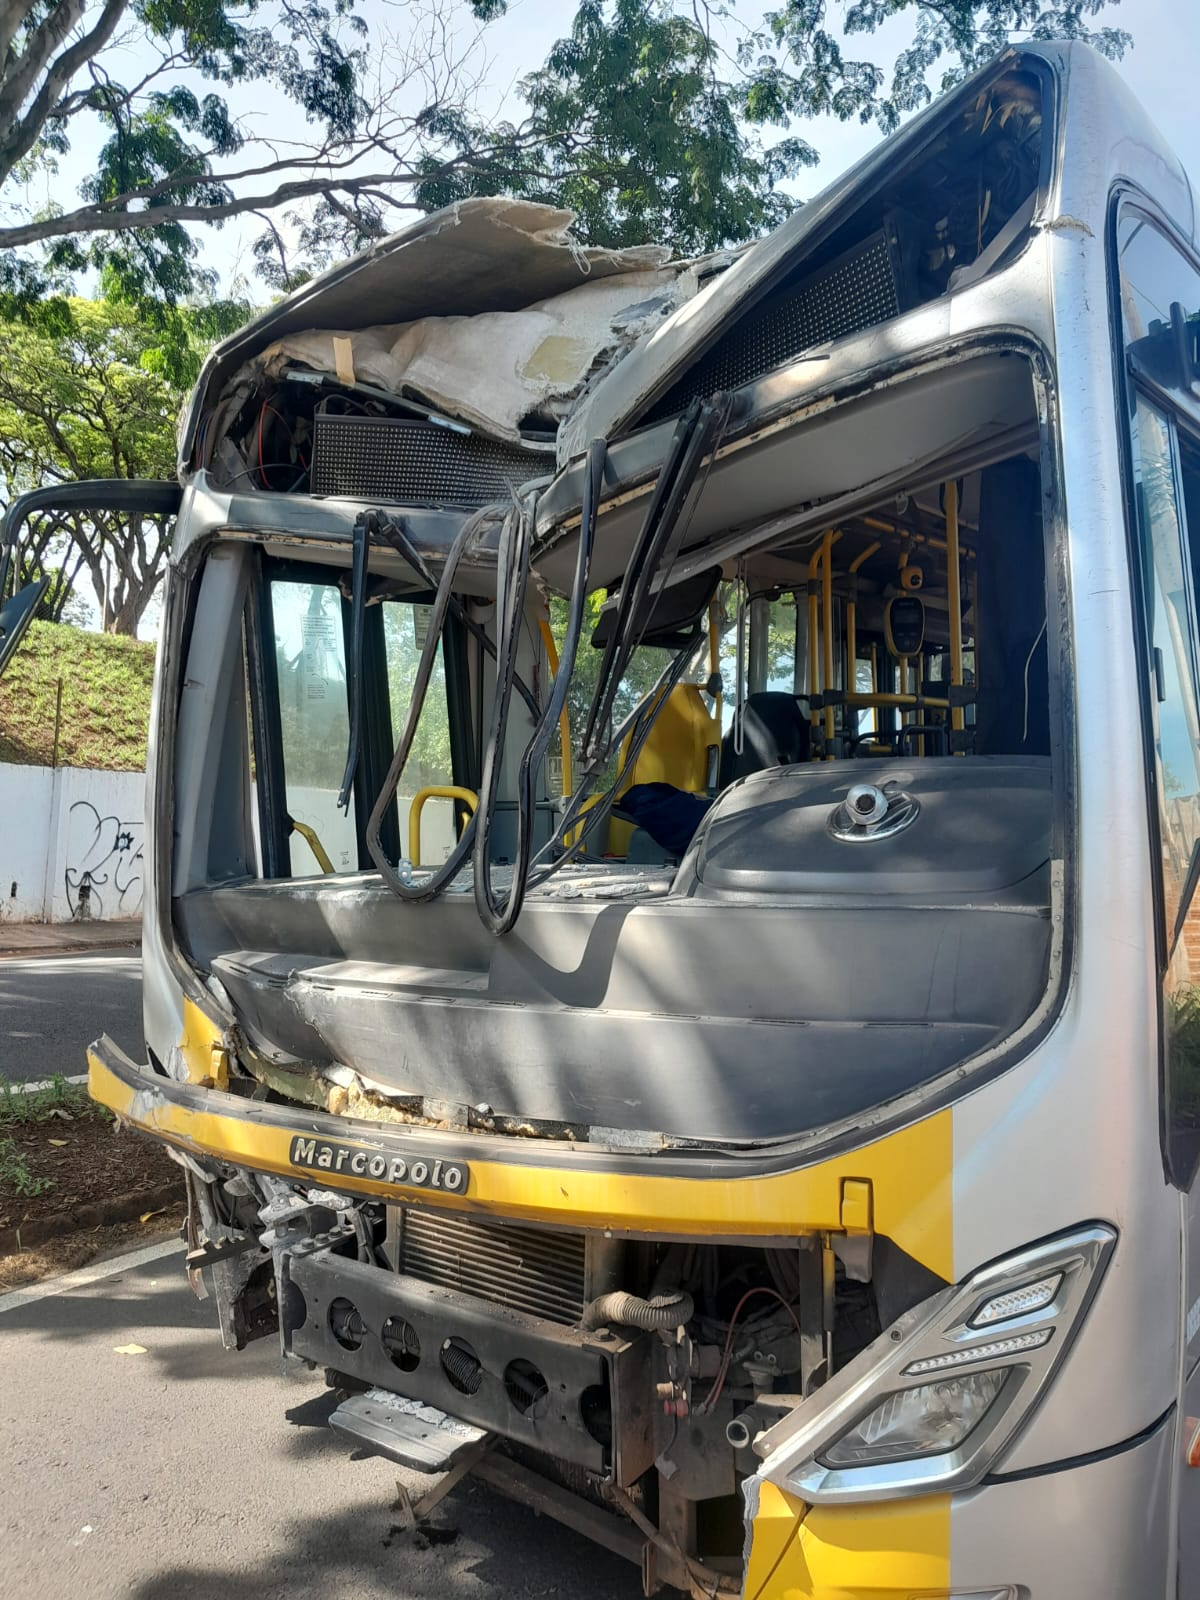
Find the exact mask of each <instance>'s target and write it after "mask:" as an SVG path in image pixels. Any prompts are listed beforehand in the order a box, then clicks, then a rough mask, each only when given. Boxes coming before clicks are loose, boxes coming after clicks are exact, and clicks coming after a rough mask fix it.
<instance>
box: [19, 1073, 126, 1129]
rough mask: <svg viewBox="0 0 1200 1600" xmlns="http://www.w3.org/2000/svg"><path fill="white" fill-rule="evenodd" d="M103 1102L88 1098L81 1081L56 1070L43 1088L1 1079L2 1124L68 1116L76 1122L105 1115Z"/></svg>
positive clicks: (21, 1124)
mask: <svg viewBox="0 0 1200 1600" xmlns="http://www.w3.org/2000/svg"><path fill="white" fill-rule="evenodd" d="M106 1115H107V1113H106V1112H105V1110H104V1107H103V1106H100V1105H97V1103H96V1102H95V1101H94V1100H92V1099H91V1098H89V1096H88V1092H87V1089H86V1088H85V1087H84V1085H83V1084H81V1083H68V1082H67V1079H66V1078H65V1077H64V1076H63V1075H62V1073H55V1075H54V1077H53V1078H51V1079H50V1081H49V1083H48V1084H47V1085H46V1087H45V1088H44V1089H32V1090H27V1089H24V1088H22V1087H21V1086H20V1085H19V1084H15V1083H10V1082H9V1081H8V1080H7V1079H6V1078H4V1079H0V1128H5V1127H8V1128H29V1127H33V1126H35V1125H37V1124H38V1123H45V1122H53V1121H54V1120H56V1119H58V1118H66V1119H67V1120H68V1121H71V1122H75V1121H78V1120H81V1119H88V1120H90V1119H92V1118H100V1117H103V1116H106Z"/></svg>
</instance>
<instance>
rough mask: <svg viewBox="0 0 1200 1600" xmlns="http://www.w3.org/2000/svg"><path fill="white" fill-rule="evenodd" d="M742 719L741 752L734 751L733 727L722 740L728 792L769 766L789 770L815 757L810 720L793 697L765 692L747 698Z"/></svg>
mask: <svg viewBox="0 0 1200 1600" xmlns="http://www.w3.org/2000/svg"><path fill="white" fill-rule="evenodd" d="M734 715H735V719H736V717H737V716H738V715H740V716H741V717H742V719H743V735H742V749H741V753H740V754H739V753H738V752H737V750H736V749H735V744H734V734H735V732H736V726H737V725H736V720H735V724H734V727H733V728H731V729H730V730H729V732H728V733H727V734H726V735H725V737H724V739H723V740H722V741H721V788H722V789H727V788H728V787H729V785H730V784H731V783H734V782H735V781H736V780H737V779H738V778H746V777H749V775H750V774H751V773H752V772H763V771H765V770H766V769H767V768H768V767H790V766H793V765H794V764H795V763H796V762H800V761H808V760H809V759H810V758H811V756H812V730H811V728H810V726H809V721H808V718H807V717H806V716H805V715H804V712H803V711H801V709H800V703H799V701H798V700H797V699H796V697H795V695H793V694H785V693H783V692H781V691H776V690H765V691H764V692H763V693H761V694H751V695H747V696H746V700H745V703H744V705H743V707H742V710H741V712H740V713H737V712H735V713H734Z"/></svg>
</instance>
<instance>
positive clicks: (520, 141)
mask: <svg viewBox="0 0 1200 1600" xmlns="http://www.w3.org/2000/svg"><path fill="white" fill-rule="evenodd" d="M1108 4H1109V0H1060V3H1058V4H1050V5H1042V4H1037V5H1034V4H1031V3H1030V0H983V3H975V0H944V3H943V4H940V5H938V6H936V7H933V6H927V5H925V4H922V3H920V0H843V3H842V4H841V5H838V6H836V7H832V6H830V5H829V4H828V0H788V3H787V4H785V5H784V6H783V7H782V8H781V9H779V10H772V11H768V12H766V13H765V14H764V15H761V16H759V17H757V18H753V19H746V18H744V16H743V15H741V14H740V13H739V10H738V8H736V7H735V6H734V5H732V4H730V5H727V6H725V7H717V8H710V7H708V6H705V7H703V8H697V7H694V6H692V5H691V4H684V3H683V0H582V4H580V5H579V8H578V10H577V11H576V13H575V17H574V22H573V24H572V28H571V32H570V33H569V34H568V35H567V36H566V37H565V38H563V39H560V40H559V41H558V43H557V44H555V45H554V47H553V49H552V50H551V51H550V54H549V56H548V58H547V60H546V62H545V64H544V66H542V67H541V68H540V69H539V70H538V71H536V72H533V73H531V74H530V75H529V76H528V77H527V78H526V79H525V80H524V81H523V83H522V84H521V86H520V89H521V94H522V97H523V99H524V101H525V103H526V106H527V108H528V117H527V118H526V120H524V121H523V122H522V123H521V124H520V125H515V124H511V123H510V124H505V125H502V126H500V127H498V128H494V127H485V126H484V125H482V124H480V123H478V122H477V121H475V120H473V119H472V118H470V117H469V116H467V115H465V114H463V113H462V112H461V111H458V110H453V109H450V110H447V109H441V108H439V110H438V112H437V113H436V114H435V115H431V117H430V120H429V123H428V126H427V131H428V132H429V133H430V134H431V135H434V136H436V137H437V138H440V140H441V141H442V142H443V143H444V144H445V146H447V147H448V148H449V150H450V151H451V152H453V154H454V156H455V158H456V162H455V164H453V165H449V164H447V162H446V159H445V153H444V151H441V150H436V151H432V152H430V153H429V154H428V155H427V157H426V159H425V162H424V171H425V177H424V181H423V182H422V183H421V184H420V185H419V187H418V189H417V191H416V192H417V198H418V200H419V202H420V203H421V204H422V205H423V206H424V207H426V208H427V209H432V208H434V207H436V206H440V205H445V204H447V203H449V202H450V201H452V200H456V199H460V198H462V197H464V196H466V195H487V194H516V195H520V196H523V197H525V198H528V199H533V200H540V201H545V202H548V203H551V204H556V205H562V206H567V207H570V208H571V209H572V210H574V211H575V212H576V213H577V214H578V217H579V231H580V233H581V235H582V236H583V237H584V238H585V239H586V240H588V241H589V242H592V243H599V244H617V245H625V244H637V243H642V242H643V241H645V240H647V239H654V240H661V241H663V242H666V243H668V244H670V245H671V246H673V247H674V249H675V250H676V251H679V252H684V253H687V252H692V251H701V250H712V249H717V248H719V247H721V246H724V245H730V244H736V243H742V242H744V241H745V240H747V239H750V238H753V237H755V236H756V235H759V234H761V233H763V232H765V231H767V230H768V229H770V228H772V227H774V226H775V225H776V224H777V223H779V222H780V221H781V220H782V219H783V218H784V217H785V216H786V215H787V213H788V212H789V211H790V210H791V208H792V207H793V205H794V203H795V202H794V200H793V199H792V198H791V196H790V195H789V194H788V193H787V192H786V191H785V190H784V189H783V188H782V187H781V186H782V185H783V184H784V183H785V182H786V181H787V180H788V179H790V178H794V177H795V176H796V175H797V173H798V172H799V171H800V170H801V169H802V168H804V167H806V166H812V165H814V164H815V163H816V162H817V160H818V159H819V157H818V152H817V151H816V150H815V149H814V148H813V147H812V145H810V144H809V143H808V142H807V141H806V140H805V139H803V138H801V137H799V136H798V135H796V134H794V133H792V132H791V131H790V130H791V129H792V127H793V125H794V124H795V123H797V122H803V121H804V120H806V119H808V118H811V117H814V116H818V115H829V116H834V117H837V118H839V119H840V120H842V121H846V120H849V119H852V118H857V119H859V120H861V121H863V122H867V121H870V120H872V119H874V120H876V121H877V122H878V124H879V126H880V127H881V128H882V129H883V130H884V131H885V132H890V131H892V130H893V129H894V128H895V127H896V126H897V125H898V123H899V121H900V119H901V117H902V115H903V114H904V113H906V112H908V111H911V110H913V109H915V108H916V107H918V106H920V105H923V104H924V103H925V102H926V101H927V100H928V99H929V98H930V96H931V90H930V87H929V83H928V78H929V76H930V74H932V73H933V72H934V69H935V68H937V67H939V66H940V68H941V76H940V81H938V80H937V78H936V77H935V80H934V81H935V83H936V85H937V87H938V88H939V89H945V88H948V87H950V86H951V85H952V84H953V83H954V82H956V81H957V80H958V79H959V78H961V77H962V76H963V75H964V74H965V73H966V72H968V71H970V70H973V69H974V68H975V67H977V66H979V65H981V64H982V63H983V62H985V61H986V60H988V59H989V58H990V57H991V56H993V55H994V54H995V53H996V52H997V51H998V50H1000V49H1001V48H1003V46H1004V45H1005V44H1006V43H1007V42H1008V40H1009V39H1010V38H1012V37H1014V36H1016V35H1021V36H1024V35H1027V34H1032V35H1033V36H1035V37H1038V38H1053V37H1062V38H1077V39H1087V40H1089V41H1090V42H1091V43H1092V44H1093V45H1095V46H1096V47H1097V48H1098V49H1099V50H1101V51H1102V52H1103V53H1104V54H1106V55H1110V56H1120V54H1121V53H1122V52H1123V50H1124V49H1125V47H1126V45H1127V44H1128V42H1129V36H1128V34H1126V33H1124V32H1122V31H1121V30H1118V29H1113V28H1099V29H1090V28H1089V26H1088V21H1087V19H1088V18H1090V17H1094V16H1096V15H1097V14H1098V13H1099V12H1101V11H1102V10H1104V9H1105V8H1106V6H1107V5H1108ZM831 12H833V13H834V15H833V16H832V17H831V15H830V13H831ZM908 13H911V14H912V15H913V17H914V19H915V21H914V27H915V33H914V37H913V40H912V42H911V43H910V44H909V45H908V46H907V47H906V48H905V49H904V50H903V51H901V53H900V55H899V57H898V58H897V60H896V63H895V65H894V68H893V70H892V72H891V74H890V78H889V75H888V74H887V73H886V72H885V71H884V70H883V68H882V67H880V66H878V65H876V64H874V63H872V62H870V61H861V60H853V59H850V58H849V57H848V56H847V55H846V53H845V52H844V50H843V48H842V45H841V43H840V41H839V32H840V31H841V30H844V32H845V33H846V34H847V35H849V36H852V37H853V36H861V35H866V34H872V33H874V32H875V31H876V29H878V28H879V27H881V26H882V25H883V24H884V23H886V22H889V21H891V20H892V19H894V18H897V17H900V16H902V15H904V14H908ZM835 22H836V23H839V24H840V29H839V28H837V27H835V26H833V25H832V24H833V23H835ZM730 40H732V41H734V42H733V45H732V48H731V46H730V43H729V41H730ZM763 129H771V130H773V137H772V139H771V141H770V142H766V141H765V140H764V138H763V136H762V134H761V132H760V130H763ZM780 133H783V134H785V135H786V136H785V137H778V135H779V134H780Z"/></svg>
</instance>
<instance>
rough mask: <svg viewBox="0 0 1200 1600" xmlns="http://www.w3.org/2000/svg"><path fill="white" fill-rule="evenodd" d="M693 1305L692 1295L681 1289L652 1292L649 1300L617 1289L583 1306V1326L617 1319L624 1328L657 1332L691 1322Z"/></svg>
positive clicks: (589, 1326) (591, 1326) (598, 1324)
mask: <svg viewBox="0 0 1200 1600" xmlns="http://www.w3.org/2000/svg"><path fill="white" fill-rule="evenodd" d="M694 1309H695V1308H694V1307H693V1305H692V1297H691V1295H690V1294H685V1293H684V1292H683V1290H682V1289H670V1290H668V1291H667V1293H666V1294H655V1295H651V1296H650V1298H649V1299H648V1300H644V1299H643V1298H642V1297H641V1295H636V1294H626V1293H625V1291H624V1289H618V1290H616V1291H615V1292H614V1293H613V1294H602V1295H601V1296H600V1297H599V1299H597V1300H593V1301H592V1302H591V1304H590V1305H589V1306H587V1307H586V1308H585V1310H584V1313H583V1326H584V1327H585V1328H599V1327H600V1326H601V1325H602V1324H603V1323H606V1322H616V1323H618V1324H620V1325H621V1326H622V1327H625V1328H641V1329H642V1330H643V1332H645V1333H657V1332H659V1331H661V1330H663V1329H667V1328H678V1327H680V1326H681V1325H682V1324H684V1323H686V1322H690V1321H691V1320H692V1312H693V1310H694Z"/></svg>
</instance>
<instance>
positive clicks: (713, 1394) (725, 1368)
mask: <svg viewBox="0 0 1200 1600" xmlns="http://www.w3.org/2000/svg"><path fill="white" fill-rule="evenodd" d="M756 1294H769V1295H770V1296H771V1298H772V1299H773V1300H778V1301H779V1304H780V1305H781V1306H782V1307H783V1309H784V1310H785V1311H786V1312H787V1314H788V1316H789V1317H791V1319H792V1324H793V1326H794V1327H795V1329H796V1332H797V1334H798V1335H799V1337H800V1338H801V1339H803V1337H804V1335H803V1333H801V1332H800V1319H799V1318H798V1317H797V1316H796V1313H795V1312H794V1311H793V1310H792V1308H791V1306H790V1305H788V1303H787V1301H786V1300H785V1299H784V1298H783V1296H782V1295H781V1294H780V1292H779V1290H778V1289H770V1288H768V1287H767V1285H766V1284H758V1285H757V1286H756V1287H755V1288H753V1289H747V1290H746V1292H745V1294H744V1295H743V1296H742V1298H741V1299H740V1300H739V1301H738V1303H737V1305H736V1306H734V1308H733V1316H732V1317H730V1319H729V1332H728V1334H727V1335H726V1337H725V1349H724V1350H723V1351H722V1353H721V1365H720V1366H719V1367H718V1368H717V1377H716V1381H715V1382H714V1384H713V1386H712V1388H711V1389H710V1390H709V1391H708V1394H707V1395H706V1396H705V1397H704V1400H703V1401H702V1403H701V1405H700V1407H699V1409H700V1410H701V1411H704V1412H708V1411H711V1410H712V1408H713V1407H714V1406H715V1405H716V1403H717V1401H718V1400H719V1399H720V1398H721V1390H722V1389H723V1388H724V1387H725V1378H726V1376H727V1374H728V1372H729V1360H730V1357H731V1356H732V1355H733V1335H734V1332H735V1331H736V1329H737V1319H738V1318H739V1317H740V1316H741V1314H742V1307H743V1306H744V1305H745V1304H746V1301H747V1300H751V1299H753V1297H754V1296H755V1295H756Z"/></svg>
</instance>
